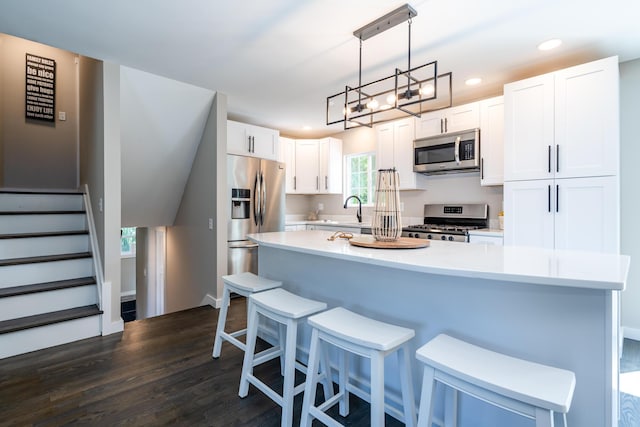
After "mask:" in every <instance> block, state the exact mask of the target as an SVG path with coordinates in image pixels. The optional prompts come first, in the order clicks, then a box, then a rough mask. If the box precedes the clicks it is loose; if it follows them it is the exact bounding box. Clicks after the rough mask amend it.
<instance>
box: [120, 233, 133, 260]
mask: <svg viewBox="0 0 640 427" xmlns="http://www.w3.org/2000/svg"><path fill="white" fill-rule="evenodd" d="M135 255H136V228H135V227H124V228H121V229H120V256H127V257H128V256H135Z"/></svg>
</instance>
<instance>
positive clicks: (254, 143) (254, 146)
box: [251, 136, 256, 153]
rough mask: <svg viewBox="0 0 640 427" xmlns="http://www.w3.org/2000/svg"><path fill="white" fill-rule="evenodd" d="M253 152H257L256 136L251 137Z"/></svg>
mask: <svg viewBox="0 0 640 427" xmlns="http://www.w3.org/2000/svg"><path fill="white" fill-rule="evenodd" d="M251 152H252V153H255V152H256V137H255V136H252V137H251Z"/></svg>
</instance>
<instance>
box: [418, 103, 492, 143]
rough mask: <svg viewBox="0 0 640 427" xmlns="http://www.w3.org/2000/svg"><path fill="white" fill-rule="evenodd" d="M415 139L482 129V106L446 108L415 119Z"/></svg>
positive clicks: (468, 105) (469, 105)
mask: <svg viewBox="0 0 640 427" xmlns="http://www.w3.org/2000/svg"><path fill="white" fill-rule="evenodd" d="M415 123H416V124H415V127H416V129H415V137H416V139H418V138H425V137H428V136H434V135H440V134H443V133H449V132H458V131H462V130H467V129H475V128H477V127H480V105H479V104H478V103H477V102H472V103H470V104H464V105H459V106H457V107H451V108H445V109H442V110H438V111H433V112H431V113H425V114H421V117H416V118H415Z"/></svg>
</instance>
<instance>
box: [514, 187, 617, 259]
mask: <svg viewBox="0 0 640 427" xmlns="http://www.w3.org/2000/svg"><path fill="white" fill-rule="evenodd" d="M617 179H618V178H617V177H615V176H607V177H592V178H566V179H555V180H554V179H543V180H528V181H509V182H505V184H504V208H505V217H504V227H505V230H504V243H505V245H518V246H535V247H543V248H548V249H568V250H585V251H596V252H605V253H617V252H618V250H619V234H620V233H619V225H618V224H619V222H618V218H617V216H618V211H619V209H618V205H619V200H618V182H617Z"/></svg>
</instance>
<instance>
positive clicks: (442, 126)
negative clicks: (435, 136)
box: [440, 119, 444, 133]
mask: <svg viewBox="0 0 640 427" xmlns="http://www.w3.org/2000/svg"><path fill="white" fill-rule="evenodd" d="M440 133H444V119H440Z"/></svg>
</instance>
